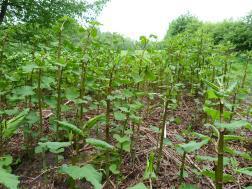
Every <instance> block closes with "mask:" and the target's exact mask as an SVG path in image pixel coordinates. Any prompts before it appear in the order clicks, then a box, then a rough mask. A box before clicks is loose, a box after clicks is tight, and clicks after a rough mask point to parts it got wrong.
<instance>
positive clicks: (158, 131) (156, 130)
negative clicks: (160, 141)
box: [150, 125, 161, 133]
mask: <svg viewBox="0 0 252 189" xmlns="http://www.w3.org/2000/svg"><path fill="white" fill-rule="evenodd" d="M150 129H151V130H152V131H154V132H155V133H160V132H161V131H160V129H159V128H158V127H155V126H152V125H151V126H150Z"/></svg>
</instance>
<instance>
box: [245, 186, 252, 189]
mask: <svg viewBox="0 0 252 189" xmlns="http://www.w3.org/2000/svg"><path fill="white" fill-rule="evenodd" d="M243 189H252V186H247V187H243Z"/></svg>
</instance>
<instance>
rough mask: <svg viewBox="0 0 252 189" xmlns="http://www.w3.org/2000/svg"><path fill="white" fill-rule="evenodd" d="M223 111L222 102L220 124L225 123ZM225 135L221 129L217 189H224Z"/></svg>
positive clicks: (216, 173) (216, 178)
mask: <svg viewBox="0 0 252 189" xmlns="http://www.w3.org/2000/svg"><path fill="white" fill-rule="evenodd" d="M223 110H224V104H223V102H221V101H220V124H221V123H222V121H223ZM224 134H225V130H224V129H220V132H219V139H218V149H217V150H218V160H217V166H216V170H215V180H216V189H222V188H223V170H224V165H223V158H224V157H223V156H224Z"/></svg>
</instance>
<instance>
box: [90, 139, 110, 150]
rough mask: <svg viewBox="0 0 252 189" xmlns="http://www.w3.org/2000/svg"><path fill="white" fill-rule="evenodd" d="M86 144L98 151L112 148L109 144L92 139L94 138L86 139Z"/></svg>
mask: <svg viewBox="0 0 252 189" xmlns="http://www.w3.org/2000/svg"><path fill="white" fill-rule="evenodd" d="M86 142H87V143H88V144H90V145H92V146H94V147H97V148H98V149H103V150H107V149H113V148H114V147H113V146H112V145H111V144H108V143H107V142H105V141H103V140H98V139H94V138H87V139H86Z"/></svg>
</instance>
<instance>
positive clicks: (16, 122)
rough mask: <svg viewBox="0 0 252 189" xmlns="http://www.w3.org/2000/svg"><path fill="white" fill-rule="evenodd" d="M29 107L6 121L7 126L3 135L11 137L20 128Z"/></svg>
mask: <svg viewBox="0 0 252 189" xmlns="http://www.w3.org/2000/svg"><path fill="white" fill-rule="evenodd" d="M28 112H29V109H25V110H24V111H22V112H21V113H20V114H18V115H17V116H15V117H14V118H12V119H10V120H8V121H7V122H6V128H5V129H4V130H3V137H4V138H9V137H11V136H12V135H13V134H14V133H15V132H16V131H17V129H18V128H19V126H20V125H21V123H22V121H23V120H24V118H25V116H26V115H27V114H28Z"/></svg>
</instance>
